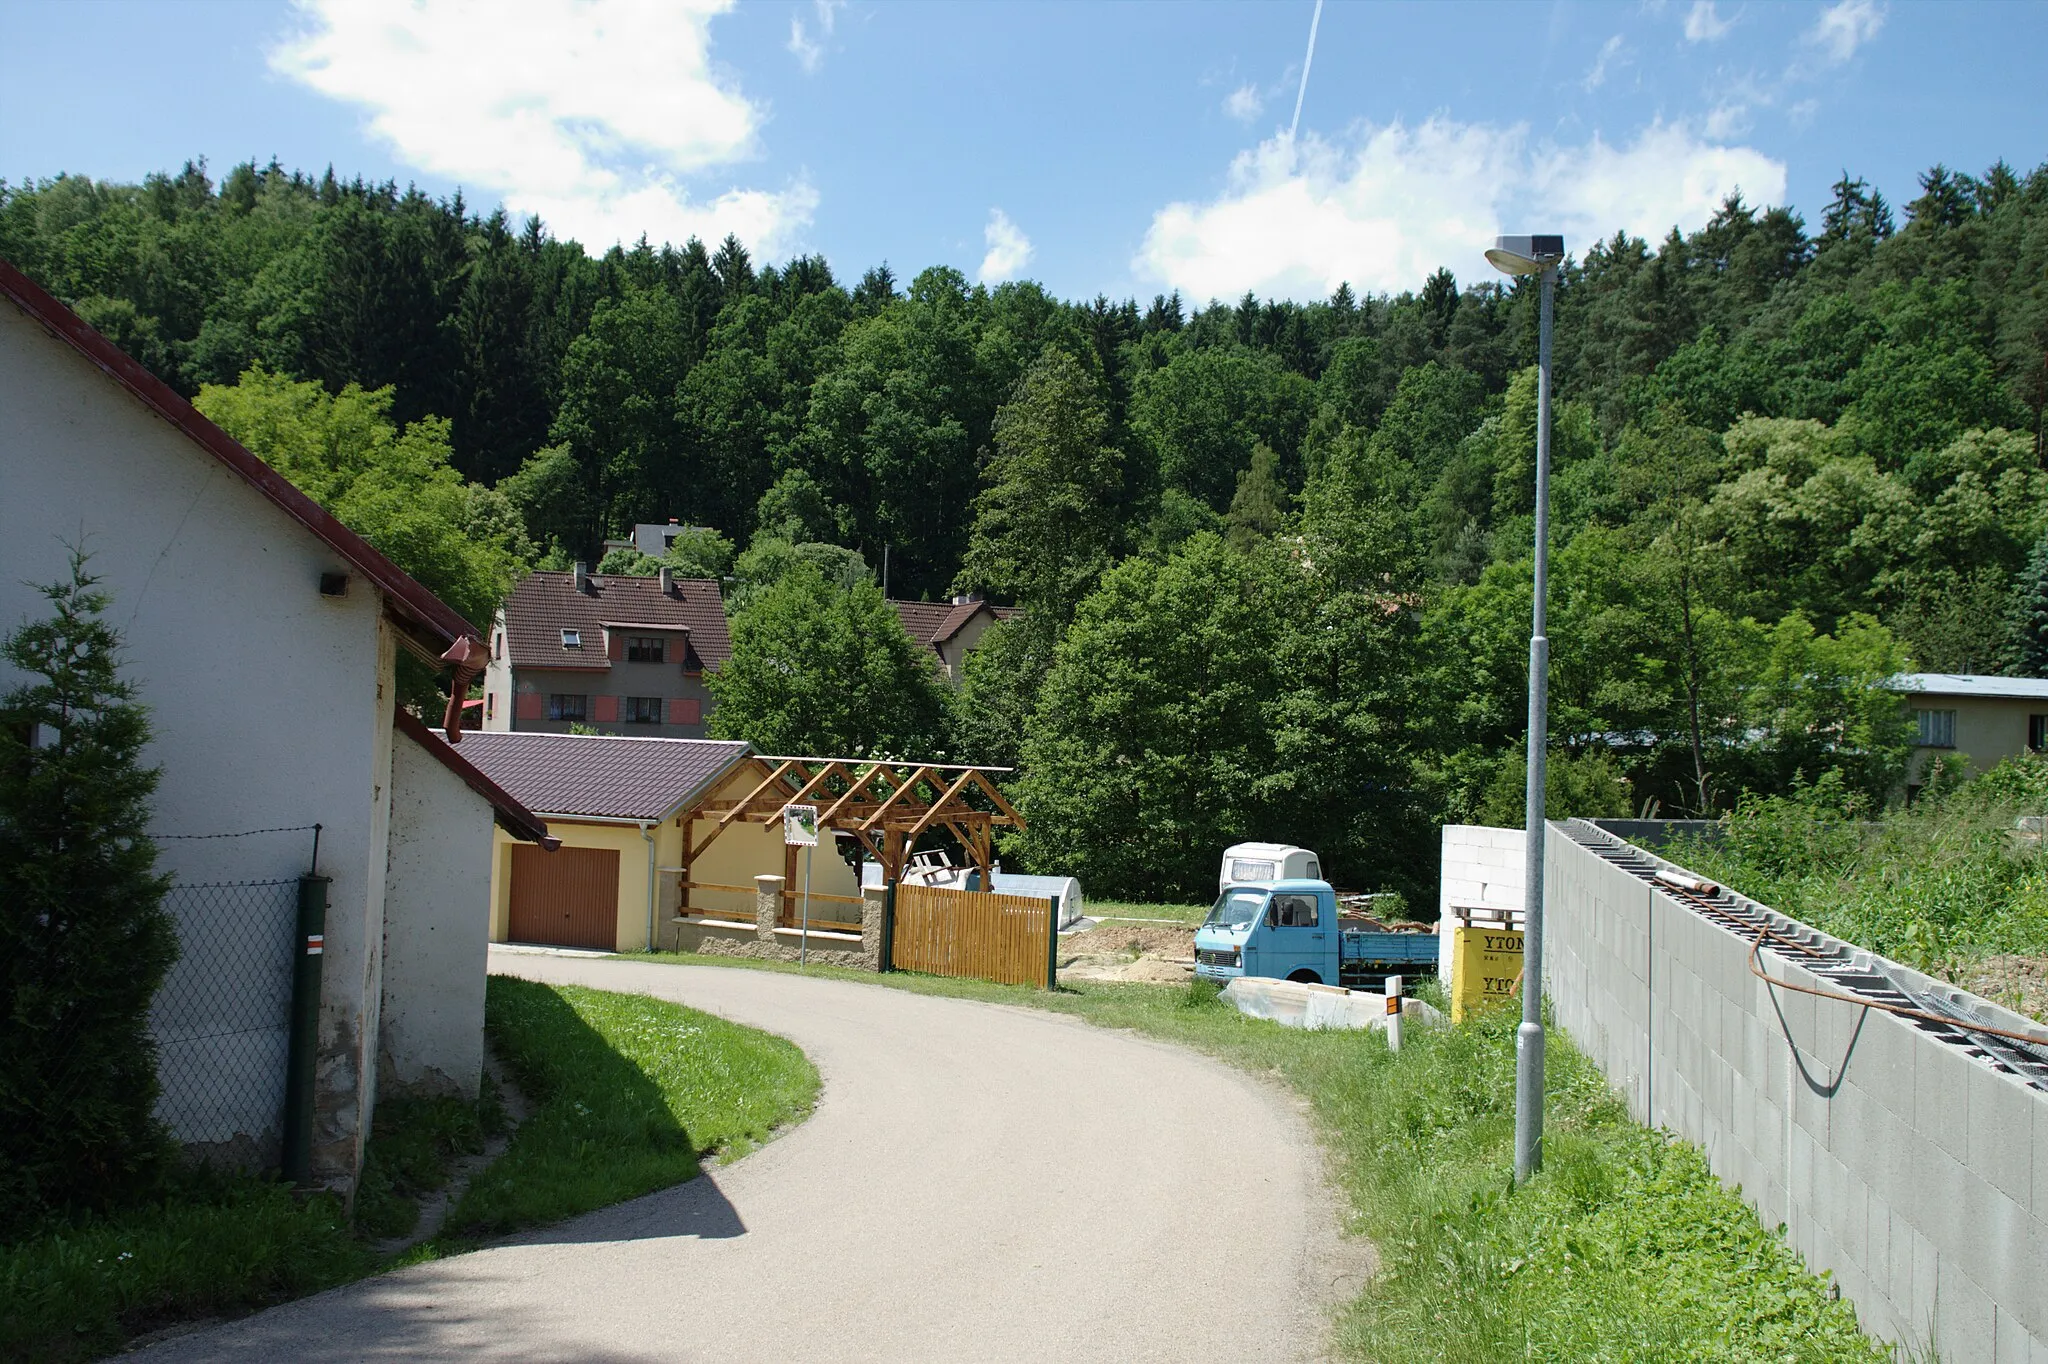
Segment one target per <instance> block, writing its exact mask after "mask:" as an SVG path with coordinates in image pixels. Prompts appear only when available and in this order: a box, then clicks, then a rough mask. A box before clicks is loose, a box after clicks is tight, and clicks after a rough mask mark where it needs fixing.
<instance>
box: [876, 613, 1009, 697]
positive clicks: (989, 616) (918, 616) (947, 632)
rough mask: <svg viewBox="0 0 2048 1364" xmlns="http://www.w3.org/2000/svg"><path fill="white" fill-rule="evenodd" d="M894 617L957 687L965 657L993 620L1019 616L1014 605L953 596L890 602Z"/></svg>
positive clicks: (978, 643) (977, 644)
mask: <svg viewBox="0 0 2048 1364" xmlns="http://www.w3.org/2000/svg"><path fill="white" fill-rule="evenodd" d="M889 605H891V606H893V607H895V608H896V615H897V618H898V619H900V620H901V621H902V622H903V628H904V629H905V630H907V631H909V632H910V637H911V638H912V639H914V640H916V641H917V643H918V644H919V645H920V646H922V647H923V648H926V649H929V650H931V651H932V653H933V655H934V656H935V657H936V658H937V660H938V664H939V671H940V672H941V673H942V674H944V676H945V678H946V680H947V681H948V682H951V683H952V684H953V685H954V686H956V687H957V686H959V685H960V681H961V678H962V676H963V674H962V671H961V670H962V668H963V667H964V666H965V665H966V662H967V655H968V654H970V653H972V652H973V651H974V649H975V648H976V647H977V646H979V645H980V643H981V637H982V636H983V635H985V634H987V633H988V628H989V627H990V626H991V625H994V624H995V623H996V622H997V621H1002V620H1009V619H1011V618H1012V617H1014V616H1016V615H1018V614H1020V612H1019V610H1018V608H1017V607H1014V606H990V605H989V604H988V603H987V602H986V601H983V600H982V599H981V598H980V597H976V596H956V597H954V598H953V599H952V600H951V601H894V600H892V601H890V603H889Z"/></svg>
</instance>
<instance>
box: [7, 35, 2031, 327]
mask: <svg viewBox="0 0 2048 1364" xmlns="http://www.w3.org/2000/svg"><path fill="white" fill-rule="evenodd" d="M1314 13H1315V3H1314V0H1266V3H1261V4H1245V5H1238V4H1221V3H1217V4H1171V5H1170V4H1164V3H1123V4H1110V5H1101V4H1080V3H1071V4H1052V3H1035V4H1003V3H994V2H993V0H990V2H988V3H978V4H972V5H964V4H963V5H942V4H937V3H919V4H900V3H872V2H869V3H862V2H861V0H843V3H821V2H820V0H803V2H802V3H783V2H782V0H763V3H755V4H748V3H741V4H738V5H726V4H720V3H716V0H696V2H695V3H688V4H678V3H640V2H639V0H495V3H480V2H472V0H457V2H452V3H451V2H449V0H308V2H307V3H303V4H298V5H291V4H282V3H279V4H268V3H261V2H260V0H242V2H241V3H211V2H209V0H184V3H177V4H153V5H150V4H130V3H119V2H117V0H100V2H99V3H68V4H48V3H42V2H41V0H0V48H4V49H5V50H6V51H7V52H8V54H9V62H8V78H7V80H6V81H5V82H4V83H0V176H5V177H6V178H7V179H9V180H11V181H14V182H17V183H18V182H20V181H21V180H23V179H26V178H32V177H42V176H48V175H53V174H56V173H58V172H60V171H68V172H73V173H85V174H91V175H95V176H99V177H103V178H111V179H121V180H132V179H136V178H139V177H140V176H141V175H143V174H145V173H147V172H148V171H151V170H156V169H164V168H172V169H175V168H176V167H177V166H178V165H179V164H181V163H182V162H183V161H184V160H185V159H186V158H188V157H194V156H201V155H203V156H205V157H206V158H207V159H208V160H209V162H210V163H211V165H212V167H213V168H214V169H215V170H216V171H219V170H223V169H225V168H226V167H227V166H229V165H232V164H233V163H235V162H236V161H239V160H243V159H246V158H250V157H254V158H257V159H259V160H267V159H268V158H270V157H272V156H275V157H277V158H278V159H279V160H280V161H282V162H283V163H284V164H285V165H287V166H295V167H304V168H308V169H314V170H318V169H320V168H323V167H325V166H327V165H329V164H332V165H333V166H334V167H335V168H336V170H337V171H339V172H341V173H343V174H344V175H350V174H357V173H360V174H363V175H366V176H369V177H372V178H376V179H382V178H387V177H388V178H394V179H397V180H398V181H399V182H401V183H404V182H407V181H413V182H417V183H418V184H420V185H421V186H422V187H423V188H426V189H428V190H430V191H433V192H436V193H446V192H448V191H450V190H452V189H454V188H455V187H457V186H458V185H459V186H460V187H462V189H463V190H464V192H465V193H466V194H467V196H468V199H469V202H470V203H471V204H472V205H481V204H492V203H497V202H499V201H504V202H506V203H507V204H508V206H510V207H511V208H512V209H513V210H514V211H515V213H517V212H521V211H538V212H540V213H541V214H542V216H543V217H544V218H545V219H547V221H548V222H549V223H550V225H551V226H552V227H553V228H554V229H555V231H556V233H557V235H561V236H574V237H577V238H578V239H580V240H582V241H583V242H584V243H585V244H586V245H587V246H590V247H592V248H593V249H602V248H603V247H604V246H607V245H609V244H610V242H611V241H612V240H615V239H617V238H619V237H621V236H623V237H625V238H627V239H629V240H630V239H631V238H633V237H637V236H638V235H639V233H640V232H642V231H645V232H647V233H648V234H649V235H651V236H652V237H653V238H654V239H656V240H662V239H664V238H675V239H680V238H681V237H682V236H685V235H687V234H688V233H690V232H697V233H699V234H701V235H705V236H707V237H716V236H720V235H723V233H724V232H726V231H728V230H732V231H736V232H738V233H739V235H740V236H741V238H742V239H743V240H746V241H747V242H748V243H749V245H750V246H752V247H753V248H754V249H755V251H756V254H757V255H767V256H769V257H771V258H780V257H784V256H787V255H789V254H792V253H794V252H797V251H820V252H822V253H824V254H825V255H826V256H827V258H828V259H829V260H830V261H831V263H832V265H833V267H834V269H835V270H836V271H837V272H838V273H839V274H840V276H841V277H842V278H847V279H853V278H857V277H858V276H859V274H860V272H861V271H862V270H863V269H865V268H866V267H867V266H869V265H871V264H874V263H876V262H879V261H883V260H887V261H888V262H889V263H890V264H891V265H892V266H893V267H894V268H895V269H896V271H897V273H898V275H899V276H907V275H909V274H910V273H912V272H914V271H915V270H917V269H920V268H922V267H924V266H926V265H929V264H934V263H945V264H951V265H955V266H958V267H959V268H960V269H962V270H963V271H965V272H966V273H967V274H968V276H969V277H970V278H981V279H986V280H989V281H990V282H994V281H996V280H1000V279H1003V278H1013V277H1028V278H1036V279H1040V280H1042V281H1044V282H1045V284H1046V285H1047V286H1048V287H1050V288H1051V289H1053V290H1054V291H1055V292H1057V293H1059V294H1061V295H1064V296H1069V297H1085V296H1092V295H1094V294H1095V293H1097V292H1103V293H1107V294H1110V295H1111V296H1113V297H1121V296H1125V295H1133V294H1135V295H1138V296H1140V297H1149V296H1150V295H1151V294H1153V293H1154V292H1158V291H1160V290H1163V289H1167V288H1174V287H1178V288H1180V289H1181V290H1182V291H1183V292H1184V293H1186V294H1188V295H1189V296H1190V297H1191V298H1195V299H1203V298H1207V297H1211V296H1225V297H1228V296H1233V295H1235V294H1237V293H1241V292H1242V291H1243V290H1244V289H1246V288H1251V289H1255V290H1257V291H1258V292H1259V293H1261V294H1262V295H1272V294H1282V295H1289V296H1293V297H1314V296H1318V295H1321V294H1323V293H1326V292H1327V290H1328V288H1329V287H1330V286H1332V285H1333V284H1334V283H1335V282H1336V281H1337V280H1339V279H1349V280H1351V281H1352V282H1353V283H1354V285H1356V286H1359V287H1364V288H1370V289H1375V290H1378V289H1390V290H1398V289H1402V288H1412V287H1415V286H1416V285H1418V284H1419V283H1420V281H1421V279H1422V277H1423V276H1424V275H1425V274H1426V273H1427V272H1428V271H1429V270H1430V269H1433V268H1434V267H1435V266H1437V265H1439V264H1444V265H1449V266H1450V267H1451V268H1452V270H1453V271H1454V272H1456V273H1457V274H1458V275H1459V276H1460V277H1461V278H1471V277H1474V276H1475V275H1478V274H1480V273H1483V271H1484V269H1485V267H1484V265H1483V263H1481V262H1480V260H1479V251H1480V249H1481V248H1483V247H1484V246H1485V245H1486V244H1487V242H1488V240H1489V239H1490V238H1491V236H1492V235H1493V233H1495V232H1497V231H1513V230H1543V229H1546V228H1556V229H1562V230H1564V231H1566V232H1567V233H1568V234H1570V236H1571V239H1572V245H1573V246H1574V247H1575V248H1578V249H1582V248H1583V246H1584V245H1585V243H1586V241H1587V239H1588V238H1589V237H1590V236H1591V235H1593V234H1595V233H1602V234H1604V233H1608V232H1612V231H1613V230H1614V229H1615V228H1617V227H1623V228H1628V229H1630V230H1632V231H1636V232H1638V233H1642V234H1644V235H1648V236H1650V237H1652V238H1655V237H1657V236H1660V235H1661V234H1662V233H1663V232H1664V231H1665V230H1667V229H1668V228H1669V227H1671V226H1672V225H1673V224H1674V223H1675V224H1677V225H1679V226H1681V227H1686V228H1690V227H1695V226H1698V224H1699V223H1700V222H1702V221H1704V219H1705V217H1706V215H1707V214H1708V213H1710V212H1711V211H1712V207H1713V205H1714V203H1715V202H1717V201H1718V199H1719V198H1720V196H1721V195H1722V194H1723V193H1725V192H1726V191H1727V190H1728V189H1731V188H1735V187H1738V186H1739V187H1740V188H1741V189H1742V190H1743V192H1744V194H1745V195H1746V197H1748V198H1749V199H1750V200H1751V201H1752V202H1757V201H1763V202H1789V203H1791V204H1792V205H1793V206H1794V207H1795V208H1798V209H1799V210H1801V211H1802V212H1804V213H1805V214H1806V215H1807V217H1808V219H1809V221H1813V220H1817V218H1818V216H1819V211H1820V208H1821V206H1822V205H1823V204H1824V203H1825V201H1826V196H1827V189H1828V186H1829V184H1830V183H1832V182H1833V180H1834V179H1835V178H1836V177H1837V176H1838V175H1839V174H1840V173H1841V172H1842V170H1843V169H1844V168H1847V169H1848V170H1849V171H1851V172H1852V173H1854V174H1857V175H1862V176H1864V177H1866V178H1868V179H1870V180H1871V181H1873V182H1874V183H1875V184H1876V185H1877V186H1878V187H1879V188H1880V189H1881V190H1883V191H1884V192H1885V194H1886V195H1887V196H1889V197H1890V198H1891V199H1892V200H1893V201H1894V202H1895V203H1903V202H1904V201H1906V200H1908V199H1910V198H1911V197H1912V196H1913V194H1914V193H1915V192H1916V189H1915V183H1914V177H1915V176H1916V175H1917V174H1918V172H1920V171H1921V170H1924V169H1925V168H1926V167H1927V166H1929V165H1931V164H1932V163H1934V162H1935V161H1943V162H1946V163H1947V164H1949V165H1951V166H1952V167H1957V168H1960V169H1964V170H1970V171H1976V170H1981V169H1982V168H1983V167H1985V166H1986V165H1988V164H1989V163H1990V162H1992V161H1993V160H1995V159H1997V158H1998V157H2001V156H2002V157H2005V158H2006V159H2007V160H2009V161H2011V162H2012V163H2013V164H2014V165H2016V166H2017V167H2019V168H2020V169H2021V170H2022V171H2024V170H2026V169H2028V168H2030V167H2032V166H2034V165H2036V164H2038V163H2039V162H2041V161H2042V160H2043V159H2048V136H2044V134H2048V117H2044V115H2048V93H2044V89H2043V86H2042V83H2041V82H2040V81H2039V79H2038V72H2037V71H2036V70H2035V69H2033V68H2034V66H2035V65H2036V64H2037V63H2038V59H2039V55H2040V54H2041V53H2042V52H2044V51H2048V4H2041V3H2038V2H2037V3H2006V4H1997V5H1986V6H1974V5H1966V4H1961V3H1952V4H1943V5H1932V4H1905V3H1898V0H1890V3H1886V0H1835V3H1816V4H1808V5H1793V4H1760V3H1755V0H1747V2H1743V3H1735V2H1731V0H1714V3H1705V0H1664V3H1629V4H1594V3H1587V2H1586V0H1557V2H1556V3H1552V4H1548V5H1542V4H1534V3H1525V4H1491V3H1469V4H1435V5H1406V4H1364V3H1345V2H1344V0H1331V2H1330V3H1328V4H1327V5H1326V6H1325V7H1324V9H1323V11H1322V14H1321V18H1320V21H1319V22H1318V23H1317V25H1316V30H1317V31H1316V45H1315V49H1314V55H1313V59H1312V61H1311V63H1310V70H1309V79H1308V83H1307V90H1306V95H1305V97H1304V98H1303V99H1302V107H1301V115H1300V122H1299V125H1298V126H1294V124H1293V119H1294V109H1295V101H1296V96H1297V93H1298V92H1299V90H1300V85H1301V75H1302V65H1303V60H1304V56H1305V54H1306V52H1307V48H1308V41H1309V30H1310V25H1311V18H1312V16H1313V15H1314Z"/></svg>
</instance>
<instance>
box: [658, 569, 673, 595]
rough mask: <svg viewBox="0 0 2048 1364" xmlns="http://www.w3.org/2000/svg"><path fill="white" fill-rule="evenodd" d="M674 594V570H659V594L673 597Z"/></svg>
mask: <svg viewBox="0 0 2048 1364" xmlns="http://www.w3.org/2000/svg"><path fill="white" fill-rule="evenodd" d="M675 594H676V571H675V570H674V569H672V568H664V569H663V570H661V595H662V596H664V597H673V596H674V595H675Z"/></svg>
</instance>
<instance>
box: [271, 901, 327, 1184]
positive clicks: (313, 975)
mask: <svg viewBox="0 0 2048 1364" xmlns="http://www.w3.org/2000/svg"><path fill="white" fill-rule="evenodd" d="M328 884H329V881H328V878H327V877H325V876H301V877H300V878H299V918H298V931H297V933H296V934H295V935H294V936H293V938H292V1011H291V1030H290V1034H289V1036H290V1040H289V1042H288V1043H287V1045H286V1050H285V1063H284V1115H283V1122H282V1124H281V1126H282V1127H283V1129H284V1160H283V1165H284V1177H285V1178H286V1179H288V1180H290V1181H291V1182H292V1183H294V1184H307V1183H310V1182H311V1181H312V1178H313V1076H314V1070H315V1065H316V1062H317V1061H318V1060H319V1053H320V974H321V973H320V967H321V963H322V960H323V958H324V955H325V953H326V950H327V887H328Z"/></svg>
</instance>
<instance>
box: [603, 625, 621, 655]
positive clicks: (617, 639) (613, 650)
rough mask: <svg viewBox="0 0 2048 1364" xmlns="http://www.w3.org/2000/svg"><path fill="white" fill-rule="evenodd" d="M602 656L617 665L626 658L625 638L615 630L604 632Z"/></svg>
mask: <svg viewBox="0 0 2048 1364" xmlns="http://www.w3.org/2000/svg"><path fill="white" fill-rule="evenodd" d="M604 656H605V657H606V658H609V659H610V660H611V661H612V662H614V663H617V662H620V661H621V660H623V659H624V658H625V656H626V637H625V636H624V635H623V634H621V633H620V632H619V631H617V630H606V631H605V632H604Z"/></svg>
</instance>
